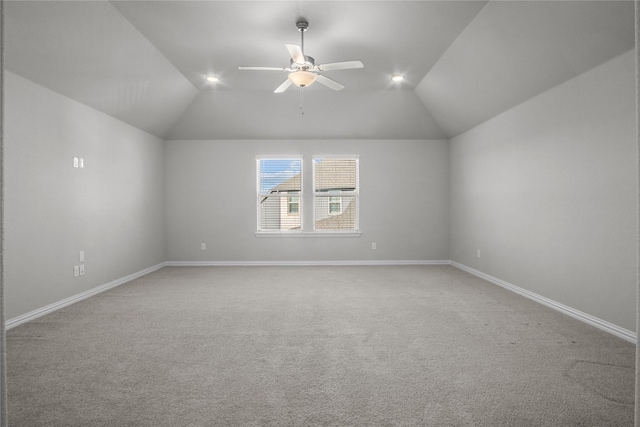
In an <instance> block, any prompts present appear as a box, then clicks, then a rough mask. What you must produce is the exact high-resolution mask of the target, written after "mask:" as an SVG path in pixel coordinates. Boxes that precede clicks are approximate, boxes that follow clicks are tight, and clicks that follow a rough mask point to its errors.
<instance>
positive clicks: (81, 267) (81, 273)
mask: <svg viewBox="0 0 640 427" xmlns="http://www.w3.org/2000/svg"><path fill="white" fill-rule="evenodd" d="M80 275H81V276H84V264H80Z"/></svg>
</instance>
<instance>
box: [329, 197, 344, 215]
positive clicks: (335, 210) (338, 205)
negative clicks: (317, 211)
mask: <svg viewBox="0 0 640 427" xmlns="http://www.w3.org/2000/svg"><path fill="white" fill-rule="evenodd" d="M341 213H342V197H335V196H329V215H340V214H341Z"/></svg>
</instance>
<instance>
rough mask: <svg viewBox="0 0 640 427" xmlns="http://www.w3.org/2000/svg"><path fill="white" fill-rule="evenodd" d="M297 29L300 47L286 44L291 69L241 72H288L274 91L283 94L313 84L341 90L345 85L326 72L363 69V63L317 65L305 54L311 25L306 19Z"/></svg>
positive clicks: (243, 68)
mask: <svg viewBox="0 0 640 427" xmlns="http://www.w3.org/2000/svg"><path fill="white" fill-rule="evenodd" d="M296 28H298V31H300V42H301V43H300V46H297V45H294V44H285V46H286V47H287V50H288V51H289V55H290V56H291V60H290V63H289V68H278V67H238V68H239V69H240V70H257V71H286V72H288V73H289V76H288V78H287V80H285V81H284V83H282V84H281V85H280V86H278V87H277V88H276V90H274V92H275V93H281V92H284V91H285V90H287V88H288V87H289V86H291V85H292V84H294V85H296V86H298V87H300V88H304V87H307V86H310V85H311V84H312V83H313V82H316V81H317V82H318V83H321V84H323V85H325V86H327V87H329V88H331V89H333V90H341V89H343V88H344V86H343V85H341V84H340V83H338V82H336V81H335V80H331V79H330V78H328V77H325V76H323V75H322V74H320V73H322V72H324V71H334V70H348V69H352V68H363V67H364V65H363V64H362V61H359V60H355V61H342V62H330V63H328V64H322V65H316V63H315V60H314V59H313V58H312V57H310V56H306V55H305V54H304V32H305V31H307V28H309V23H308V22H307V21H305V20H304V19H302V20H300V21H298V22H297V23H296Z"/></svg>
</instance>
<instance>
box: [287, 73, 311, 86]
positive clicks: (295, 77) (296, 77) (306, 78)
mask: <svg viewBox="0 0 640 427" xmlns="http://www.w3.org/2000/svg"><path fill="white" fill-rule="evenodd" d="M316 77H317V76H316V75H315V73H311V72H309V71H294V72H293V73H289V80H291V82H292V83H293V84H294V85H296V86H298V87H306V86H309V85H311V83H313V82H315V81H316Z"/></svg>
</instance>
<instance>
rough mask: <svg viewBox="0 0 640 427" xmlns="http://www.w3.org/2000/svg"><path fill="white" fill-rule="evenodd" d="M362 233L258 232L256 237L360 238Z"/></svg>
mask: <svg viewBox="0 0 640 427" xmlns="http://www.w3.org/2000/svg"><path fill="white" fill-rule="evenodd" d="M361 234H362V233H361V232H360V231H256V232H255V235H256V237H360V235H361Z"/></svg>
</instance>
